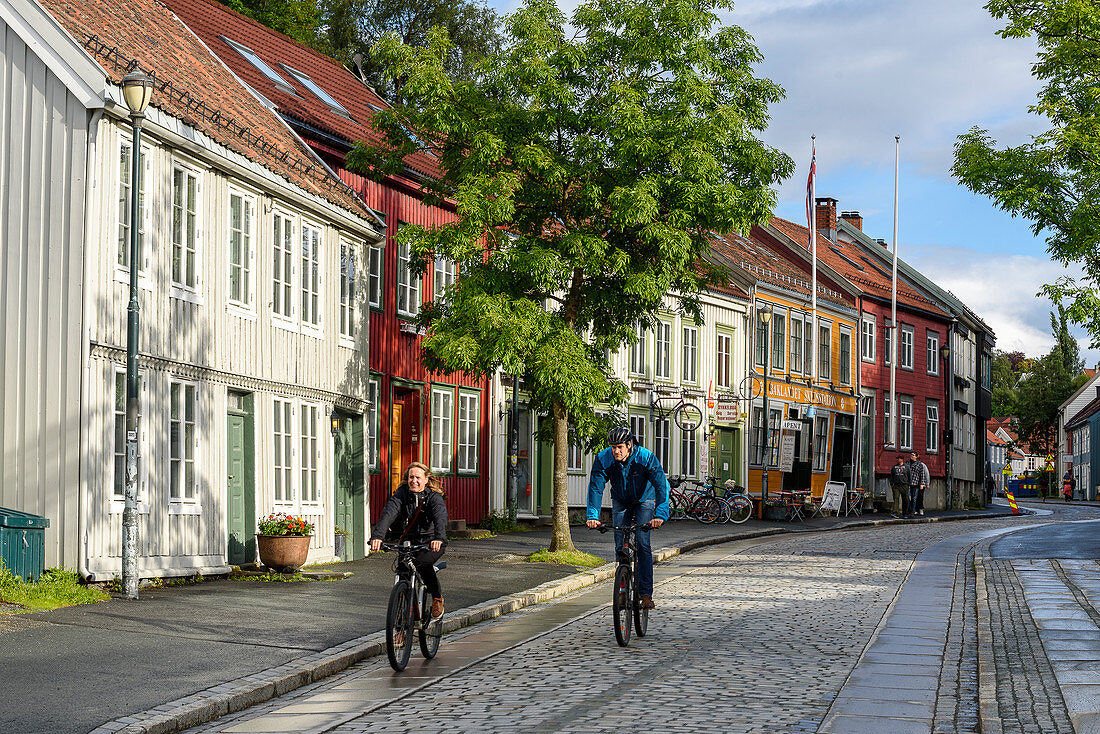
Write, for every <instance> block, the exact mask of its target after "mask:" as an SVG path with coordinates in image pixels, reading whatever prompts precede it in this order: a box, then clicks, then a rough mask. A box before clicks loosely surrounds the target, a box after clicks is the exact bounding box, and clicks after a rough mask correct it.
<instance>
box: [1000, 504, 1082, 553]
mask: <svg viewBox="0 0 1100 734" xmlns="http://www.w3.org/2000/svg"><path fill="white" fill-rule="evenodd" d="M1035 507H1040V506H1039V505H1035ZM1049 509H1055V510H1056V511H1057V512H1058V513H1059V516H1060V518H1062V517H1064V516H1066V515H1076V514H1081V515H1083V516H1084V515H1089V516H1091V517H1095V514H1096V513H1095V508H1088V509H1084V508H1080V509H1078V508H1072V507H1066V506H1062V507H1054V508H1049ZM1036 519H1037V520H1042V519H1043V518H1042V517H1039V518H1036ZM1064 519H1065V520H1069V521H1068V522H1060V523H1058V524H1054V525H1043V526H1041V527H1035V528H1030V529H1028V530H1021V531H1020V532H1017V533H1012V534H1010V535H1008V536H1006V537H1004V538H1001V539H1000V540H998V541H997V542H995V543H993V545H992V546H990V553H991V554H992V556H993V558H998V559H1020V558H1031V559H1039V558H1069V559H1076V560H1083V559H1098V558H1100V524H1097V523H1098V522H1100V521H1097V520H1090V519H1082V520H1079V521H1073V520H1070V519H1069V517H1064Z"/></svg>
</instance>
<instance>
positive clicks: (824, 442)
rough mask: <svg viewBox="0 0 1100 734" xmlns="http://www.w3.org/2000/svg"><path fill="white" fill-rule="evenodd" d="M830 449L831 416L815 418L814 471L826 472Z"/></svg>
mask: <svg viewBox="0 0 1100 734" xmlns="http://www.w3.org/2000/svg"><path fill="white" fill-rule="evenodd" d="M828 448H829V416H828V415H819V416H815V417H814V460H813V467H814V471H825V459H826V458H827V456H828Z"/></svg>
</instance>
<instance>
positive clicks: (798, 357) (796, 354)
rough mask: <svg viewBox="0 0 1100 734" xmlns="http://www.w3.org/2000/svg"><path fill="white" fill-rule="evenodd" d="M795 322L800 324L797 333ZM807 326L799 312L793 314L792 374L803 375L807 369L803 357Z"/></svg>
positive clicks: (791, 340) (791, 341)
mask: <svg viewBox="0 0 1100 734" xmlns="http://www.w3.org/2000/svg"><path fill="white" fill-rule="evenodd" d="M795 324H798V329H797V332H798V333H797V334H796V333H795V331H796V329H795ZM805 328H806V322H805V320H804V319H803V318H802V317H801V316H800V315H798V314H795V313H792V314H791V335H790V365H791V374H797V375H801V374H803V373H804V372H805V371H806V362H805V360H804V359H803V357H804V350H803V348H802V347H803V346H804V345H805V342H804V341H803V336H802V335H803V333H804V330H805Z"/></svg>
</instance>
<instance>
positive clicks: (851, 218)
mask: <svg viewBox="0 0 1100 734" xmlns="http://www.w3.org/2000/svg"><path fill="white" fill-rule="evenodd" d="M840 218H841V219H843V220H844V221H845V222H847V223H848V224H850V225H852V226H853V227H855V228H856V229H858V230H859V231H860V232H862V231H863V217H861V216H859V212H841V213H840Z"/></svg>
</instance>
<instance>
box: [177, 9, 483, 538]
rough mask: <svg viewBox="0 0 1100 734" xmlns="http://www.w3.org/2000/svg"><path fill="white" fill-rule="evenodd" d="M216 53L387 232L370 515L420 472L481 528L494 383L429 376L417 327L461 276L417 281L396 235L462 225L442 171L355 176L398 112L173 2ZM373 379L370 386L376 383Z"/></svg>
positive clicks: (224, 20)
mask: <svg viewBox="0 0 1100 734" xmlns="http://www.w3.org/2000/svg"><path fill="white" fill-rule="evenodd" d="M166 4H167V5H168V7H169V8H170V9H171V10H172V11H174V12H175V13H176V14H177V15H178V16H179V17H180V18H181V19H182V20H183V22H184V23H185V24H187V25H188V26H189V27H190V28H191V29H192V30H193V31H194V32H195V33H196V34H198V36H199V37H200V38H201V39H202V40H203V41H204V42H205V43H206V45H207V46H209V47H210V48H211V49H212V50H213V51H214V53H215V54H216V55H217V56H218V57H219V58H220V59H221V60H222V61H223V62H224V63H225V64H226V65H227V66H228V67H229V68H230V69H231V70H232V71H233V72H234V73H235V74H236V75H237V76H239V77H240V78H241V79H242V80H243V81H244V82H245V83H246V84H247V85H248V86H249V87H250V88H251V89H252V90H254V91H255V93H256V94H258V95H259V96H260V97H261V98H263V99H264V100H267V101H268V102H269V103H270V104H271V105H272V106H273V107H275V108H276V111H277V112H278V113H279V114H280V115H281V116H282V118H283V119H284V120H285V121H286V123H287V124H288V125H289V126H290V127H291V128H292V129H293V130H294V131H295V132H296V133H297V134H298V135H299V136H300V137H301V138H302V139H303V140H304V141H305V142H306V143H307V144H308V146H309V147H310V148H311V149H312V150H313V152H314V153H315V154H316V155H317V156H318V157H319V159H320V160H319V161H318V164H319V165H320V164H321V161H323V163H324V164H325V165H328V166H329V167H330V168H332V169H333V170H335V171H336V172H337V173H338V174H339V176H340V177H341V178H342V179H343V180H344V181H345V182H347V183H348V184H349V185H351V187H352V188H353V189H354V190H355V191H356V192H358V194H359V195H360V197H362V199H363V201H364V202H365V203H366V204H367V205H368V206H370V207H371V208H373V209H374V210H375V211H377V212H378V213H379V214H380V216H381V217H382V218H383V219H384V220H385V224H386V243H385V247H384V248H371V249H370V251H369V252H368V253H362V255H361V256H360V262H365V263H367V264H368V265H369V268H368V272H367V273H365V274H364V276H363V277H361V278H360V282H362V281H364V280H365V283H366V288H367V299H366V300H367V302H368V304H369V329H370V332H369V333H370V339H369V343H370V347H369V351H370V354H369V355H368V359H367V360H365V361H366V364H363V365H362V373H363V374H361V375H349V379H352V380H355V379H369V381H370V393H371V395H372V398H373V402H374V406H373V408H372V415H370V416H368V417H367V418H368V420H367V424H368V431H367V433H368V435H367V438H366V441H367V459H368V463H369V466H370V480H369V486H370V512H371V517H377V516H378V513H379V512H380V510H381V507H382V505H383V504H384V502H385V500H386V498H387V497H388V496H389V494H390V492H391V491H392V490H393V489H394V488H396V486H397V484H398V483H399V481H400V476H401V473H402V471H403V470H404V468H405V466H406V465H407V464H408V463H409V462H411V461H423V462H425V463H427V464H429V465H430V466H431V467H432V469H433V471H434V472H435V473H436V475H437V476H440V477H441V478H442V483H443V487H444V489H445V491H446V494H447V506H448V511H449V513H450V517H451V518H452V519H463V520H466V521H467V522H470V523H475V522H478V521H480V520H481V519H482V518H483V517H484V516H485V514H486V512H487V510H488V501H489V446H488V440H487V437H488V410H489V395H488V387H489V383H488V380H487V379H484V378H480V377H476V376H469V375H447V376H442V375H435V374H431V373H429V372H427V371H426V370H425V369H424V368H423V367H422V366H421V364H420V360H419V351H420V335H419V334H418V333H417V330H416V327H415V325H414V324H413V322H412V320H413V318H414V317H415V315H416V313H417V311H418V309H419V306H420V304H421V303H423V302H426V301H430V300H431V299H432V298H433V297H434V294H435V293H436V291H437V290H438V289H440V288H443V287H445V286H446V285H447V284H448V283H450V282H453V280H454V278H455V268H454V265H453V264H450V263H447V262H438V263H436V265H435V266H433V267H432V268H431V269H430V270H429V272H428V273H426V274H425V275H424V276H423V277H420V278H416V277H412V276H411V275H410V274H409V271H408V267H407V262H408V253H407V252H402V251H401V249H400V248H399V247H398V245H397V243H396V242H395V240H394V235H395V234H396V233H397V230H398V229H399V228H400V227H401V225H402V224H418V225H433V224H440V223H444V222H447V221H451V220H453V218H454V216H455V214H454V208H453V207H452V206H449V205H447V204H446V203H444V204H443V205H439V206H436V205H430V204H428V203H426V202H425V200H424V197H423V195H422V191H421V187H420V183H419V182H421V181H424V180H426V179H428V178H432V177H435V176H438V174H439V167H438V163H437V161H436V159H435V158H434V157H433V156H432V155H430V154H428V153H419V154H416V155H412V156H410V157H409V158H407V159H406V162H405V163H406V166H405V170H404V172H403V173H402V174H401V175H398V176H389V177H386V178H385V179H384V180H383V181H381V182H377V183H376V182H374V181H370V180H368V179H366V178H364V177H363V176H361V175H358V174H356V173H352V172H351V171H348V170H346V169H345V168H344V163H345V159H346V156H347V154H348V152H349V151H350V150H351V148H352V146H353V145H354V144H355V143H356V142H358V141H361V140H367V141H377V140H379V139H380V137H381V135H380V133H378V131H377V130H375V129H374V128H373V127H372V126H371V119H372V117H373V115H374V113H375V112H376V111H378V110H381V109H384V108H385V107H386V102H385V101H384V100H382V99H381V98H379V97H378V95H377V94H376V93H375V92H374V90H373V89H371V88H370V87H369V86H367V85H366V84H365V83H363V82H362V81H361V80H360V79H359V78H358V77H357V76H356V75H355V74H353V73H352V72H351V71H349V70H348V69H346V68H345V67H344V66H342V65H341V64H339V63H338V62H336V61H335V60H333V59H331V58H329V57H327V56H324V55H322V54H320V53H318V52H316V51H314V50H312V49H310V48H307V47H305V46H303V45H301V44H299V43H297V42H295V41H293V40H291V39H290V38H288V37H287V36H284V35H282V34H280V33H278V32H276V31H273V30H271V29H270V28H267V27H265V26H263V25H260V24H259V23H257V22H255V21H253V20H251V19H249V18H246V17H245V16H243V15H240V14H238V13H236V12H234V11H232V10H230V9H229V8H227V7H226V6H224V5H222V4H221V3H219V2H216V1H215V0H166ZM368 369H369V377H367V372H368Z"/></svg>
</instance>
